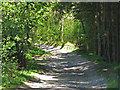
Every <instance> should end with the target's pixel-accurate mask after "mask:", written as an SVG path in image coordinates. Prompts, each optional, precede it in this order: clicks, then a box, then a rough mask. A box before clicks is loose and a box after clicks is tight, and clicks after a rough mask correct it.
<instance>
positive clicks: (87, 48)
mask: <svg viewBox="0 0 120 90" xmlns="http://www.w3.org/2000/svg"><path fill="white" fill-rule="evenodd" d="M81 24H82V29H83V33H84V35H85V40H86V50H87V51H88V50H89V46H88V39H87V36H86V32H85V27H84V23H83V21H81Z"/></svg>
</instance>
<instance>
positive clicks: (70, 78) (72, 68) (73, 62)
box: [24, 45, 107, 88]
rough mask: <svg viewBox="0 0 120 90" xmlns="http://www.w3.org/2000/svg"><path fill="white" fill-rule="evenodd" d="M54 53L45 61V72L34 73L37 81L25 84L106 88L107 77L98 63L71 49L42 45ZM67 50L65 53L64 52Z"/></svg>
mask: <svg viewBox="0 0 120 90" xmlns="http://www.w3.org/2000/svg"><path fill="white" fill-rule="evenodd" d="M41 47H42V48H43V49H44V50H46V51H48V50H49V51H50V52H51V53H52V54H53V55H52V56H50V57H49V58H48V59H47V60H38V61H37V62H39V63H40V62H43V61H44V62H45V63H46V64H45V65H44V67H45V70H44V73H43V74H41V73H40V74H32V75H34V76H35V78H37V81H36V82H35V81H29V82H25V83H24V84H25V85H27V86H29V87H30V88H106V87H107V79H106V78H105V77H103V76H102V73H98V70H97V67H98V65H96V64H94V63H92V62H90V61H88V60H87V59H85V58H83V57H81V56H80V55H76V54H75V53H73V52H71V51H70V50H66V51H65V50H64V49H60V48H59V47H57V48H53V47H52V48H51V47H49V46H46V47H47V49H46V48H45V46H44V45H41ZM64 52H65V53H64Z"/></svg>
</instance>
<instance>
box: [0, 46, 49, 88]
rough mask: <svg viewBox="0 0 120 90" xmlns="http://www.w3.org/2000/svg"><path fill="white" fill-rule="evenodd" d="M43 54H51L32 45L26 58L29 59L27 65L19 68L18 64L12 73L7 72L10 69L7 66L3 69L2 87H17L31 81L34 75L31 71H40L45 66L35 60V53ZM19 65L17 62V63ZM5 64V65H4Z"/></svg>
mask: <svg viewBox="0 0 120 90" xmlns="http://www.w3.org/2000/svg"><path fill="white" fill-rule="evenodd" d="M43 54H50V53H49V52H46V51H44V50H42V49H40V48H37V47H35V46H30V48H29V50H28V51H27V52H26V59H27V66H26V68H23V69H21V70H18V68H17V66H16V68H15V69H13V70H12V69H11V71H13V72H11V73H8V71H7V72H6V70H9V68H7V66H6V67H5V69H3V74H2V88H16V87H18V86H19V85H21V84H22V83H23V82H26V81H29V80H30V79H31V78H33V77H34V76H31V75H30V74H31V73H38V72H40V71H41V70H42V69H43V67H42V66H41V65H40V64H37V63H36V62H35V58H34V57H33V56H35V55H39V56H41V55H43ZM3 64H4V63H3ZM16 65H17V63H16ZM3 66H4V65H3Z"/></svg>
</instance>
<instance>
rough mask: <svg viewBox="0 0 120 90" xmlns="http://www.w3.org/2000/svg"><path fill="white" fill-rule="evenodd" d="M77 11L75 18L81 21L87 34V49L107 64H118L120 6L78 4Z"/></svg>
mask: <svg viewBox="0 0 120 90" xmlns="http://www.w3.org/2000/svg"><path fill="white" fill-rule="evenodd" d="M78 7H79V9H78ZM75 10H76V14H75V17H76V18H77V19H79V20H80V22H81V24H82V25H83V30H84V31H85V34H86V43H87V44H88V46H87V45H86V47H87V48H86V49H88V50H90V51H94V52H95V53H96V55H99V56H103V57H104V59H105V61H107V62H118V61H119V59H120V57H119V51H120V50H119V46H120V43H119V42H120V37H119V34H120V30H119V27H120V19H119V17H120V13H119V12H120V4H119V3H109V2H106V3H99V2H98V3H78V4H75Z"/></svg>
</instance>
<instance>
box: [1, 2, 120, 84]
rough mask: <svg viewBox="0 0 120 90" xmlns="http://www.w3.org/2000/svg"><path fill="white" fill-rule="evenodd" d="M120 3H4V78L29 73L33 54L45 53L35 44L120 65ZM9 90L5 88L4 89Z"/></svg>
mask: <svg viewBox="0 0 120 90" xmlns="http://www.w3.org/2000/svg"><path fill="white" fill-rule="evenodd" d="M119 28H120V3H117V2H116V3H107V2H105V3H100V2H97V3H92V2H89V3H87V2H86V3H82V2H80V3H77V2H69V3H68V2H67V3H65V2H64V3H62V2H59V3H58V2H56V3H54V2H5V3H2V44H3V49H2V63H3V64H2V65H3V78H6V77H9V76H10V77H12V78H14V77H15V76H14V75H13V73H15V72H17V71H18V70H21V69H22V68H23V69H28V68H29V66H28V61H29V60H31V59H33V57H32V56H33V54H35V52H34V51H33V49H35V51H37V54H39V55H41V54H43V53H44V51H43V50H40V49H39V50H38V49H37V48H36V47H34V44H35V43H38V44H40V43H44V44H50V45H54V46H57V45H61V46H62V47H63V46H64V44H65V43H67V42H71V43H73V44H75V45H76V46H78V47H79V48H80V49H82V50H85V51H87V52H93V53H94V54H96V55H98V56H102V57H104V60H105V61H106V62H110V63H112V62H114V63H118V62H120V61H119V59H120V56H119V53H120V50H119V46H120V30H119ZM4 86H5V85H4Z"/></svg>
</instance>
